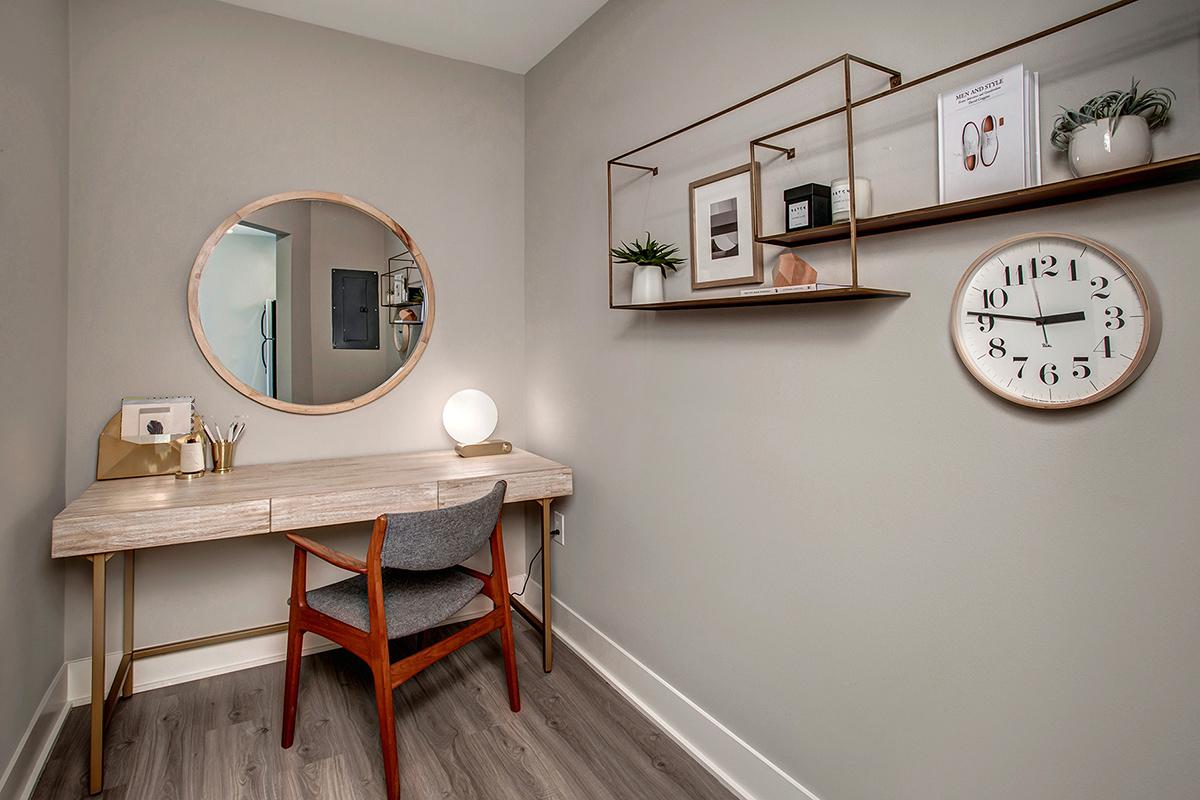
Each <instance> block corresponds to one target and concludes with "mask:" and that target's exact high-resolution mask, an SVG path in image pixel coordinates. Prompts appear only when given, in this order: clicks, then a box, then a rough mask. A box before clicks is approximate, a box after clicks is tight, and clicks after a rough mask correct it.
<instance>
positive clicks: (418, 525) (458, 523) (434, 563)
mask: <svg viewBox="0 0 1200 800" xmlns="http://www.w3.org/2000/svg"><path fill="white" fill-rule="evenodd" d="M507 488H508V484H507V483H505V482H504V481H497V482H496V485H495V487H494V488H493V489H492V490H491V491H490V492H488V493H487V494H485V495H484V496H483V497H481V498H479V499H478V500H471V501H470V502H467V503H463V504H462V505H458V506H450V507H449V508H439V509H437V510H435V511H411V512H408V513H404V514H388V515H387V533H386V534H385V536H384V539H383V551H382V561H383V566H385V567H390V568H392V569H411V570H433V569H446V568H447V567H452V566H454V565H455V564H459V563H461V562H463V561H465V560H467V559H468V558H470V557H471V556H473V555H475V554H476V553H478V552H479V550H480V548H481V547H483V543H484V542H486V541H487V540H488V537H489V536H490V535H491V533H492V529H494V528H495V527H496V520H498V519H499V518H500V508H501V507H502V506H503V505H504V491H505V490H506V489H507Z"/></svg>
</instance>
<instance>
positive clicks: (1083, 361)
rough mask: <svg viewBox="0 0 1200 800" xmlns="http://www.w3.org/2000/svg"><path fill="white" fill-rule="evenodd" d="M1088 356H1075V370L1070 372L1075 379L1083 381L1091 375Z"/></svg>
mask: <svg viewBox="0 0 1200 800" xmlns="http://www.w3.org/2000/svg"><path fill="white" fill-rule="evenodd" d="M1087 362H1088V356H1075V368H1074V369H1073V370H1071V374H1072V375H1074V376H1075V377H1076V378H1079V379H1080V380H1083V379H1085V378H1088V377H1090V376H1091V374H1092V368H1091V367H1089V366H1088V363H1087Z"/></svg>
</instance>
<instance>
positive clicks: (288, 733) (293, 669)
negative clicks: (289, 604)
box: [282, 620, 304, 748]
mask: <svg viewBox="0 0 1200 800" xmlns="http://www.w3.org/2000/svg"><path fill="white" fill-rule="evenodd" d="M303 644H304V629H303V628H301V627H300V626H299V625H297V624H296V622H295V621H294V620H293V621H292V622H291V624H290V625H288V641H287V667H286V670H285V673H284V682H283V742H282V744H283V746H284V747H285V748H288V747H291V746H292V743H293V742H294V741H295V740H296V700H297V697H298V695H299V693H300V654H301V653H302V652H303Z"/></svg>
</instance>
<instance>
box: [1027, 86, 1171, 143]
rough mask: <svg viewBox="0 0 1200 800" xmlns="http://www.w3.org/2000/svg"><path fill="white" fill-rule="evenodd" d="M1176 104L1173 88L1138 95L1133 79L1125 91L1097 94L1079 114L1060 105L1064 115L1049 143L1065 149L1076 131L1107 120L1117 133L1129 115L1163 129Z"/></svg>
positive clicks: (1113, 131)
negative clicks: (1173, 104)
mask: <svg viewBox="0 0 1200 800" xmlns="http://www.w3.org/2000/svg"><path fill="white" fill-rule="evenodd" d="M1174 102H1175V93H1174V92H1173V91H1171V90H1170V89H1166V88H1162V87H1159V88H1157V89H1147V90H1146V91H1144V92H1141V93H1139V92H1138V82H1137V80H1136V79H1133V80H1131V82H1130V86H1129V89H1127V90H1126V91H1117V90H1116V89H1114V90H1113V91H1111V92H1105V93H1104V94H1101V95H1097V96H1096V97H1093V98H1092V99H1091V100H1088V101H1087V102H1086V103H1084V104H1083V105H1082V106H1080V107H1079V110H1078V111H1072V110H1071V109H1069V108H1065V107H1063V106H1059V108H1062V110H1063V113H1061V114H1059V115H1058V117H1057V118H1056V119H1055V120H1054V129H1053V130H1052V131H1051V132H1050V143H1051V144H1053V145H1054V146H1055V147H1056V148H1058V149H1059V150H1066V149H1067V147H1068V146H1069V145H1070V144H1071V136H1072V134H1074V133H1075V131H1076V130H1078V129H1079V128H1082V127H1083V126H1084V125H1088V124H1091V123H1093V122H1097V121H1099V120H1102V119H1106V120H1108V130H1109V133H1116V131H1117V125H1119V124H1120V121H1121V117H1123V116H1126V115H1134V114H1136V115H1137V116H1139V117H1145V119H1146V124H1147V125H1149V126H1150V130H1154V129H1155V128H1161V127H1162V126H1163V125H1165V124H1166V123H1167V117H1168V115H1169V114H1170V113H1171V104H1172V103H1174Z"/></svg>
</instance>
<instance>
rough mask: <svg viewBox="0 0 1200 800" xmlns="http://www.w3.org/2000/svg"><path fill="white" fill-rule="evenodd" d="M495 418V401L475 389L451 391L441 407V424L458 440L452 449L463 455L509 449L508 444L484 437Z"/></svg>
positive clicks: (496, 414) (486, 435)
mask: <svg viewBox="0 0 1200 800" xmlns="http://www.w3.org/2000/svg"><path fill="white" fill-rule="evenodd" d="M498 419H499V414H498V413H497V411H496V403H495V402H494V401H493V400H492V398H490V397H488V396H487V394H486V393H484V392H481V391H479V390H478V389H463V390H462V391H459V392H455V393H454V394H452V395H451V396H450V399H449V400H447V401H446V405H445V406H444V407H443V408H442V425H443V426H444V427H445V428H446V433H448V434H450V438H452V439H453V440H454V441H455V442H457V443H458V444H457V445H456V446H455V448H454V450H455V452H457V453H458V454H459V455H460V456H462V457H464V458H471V457H473V456H496V455H501V454H503V453H511V452H512V443H510V442H506V441H503V440H500V439H488V437H489V436H491V435H492V432H493V431H495V430H496V422H497V420H498Z"/></svg>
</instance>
